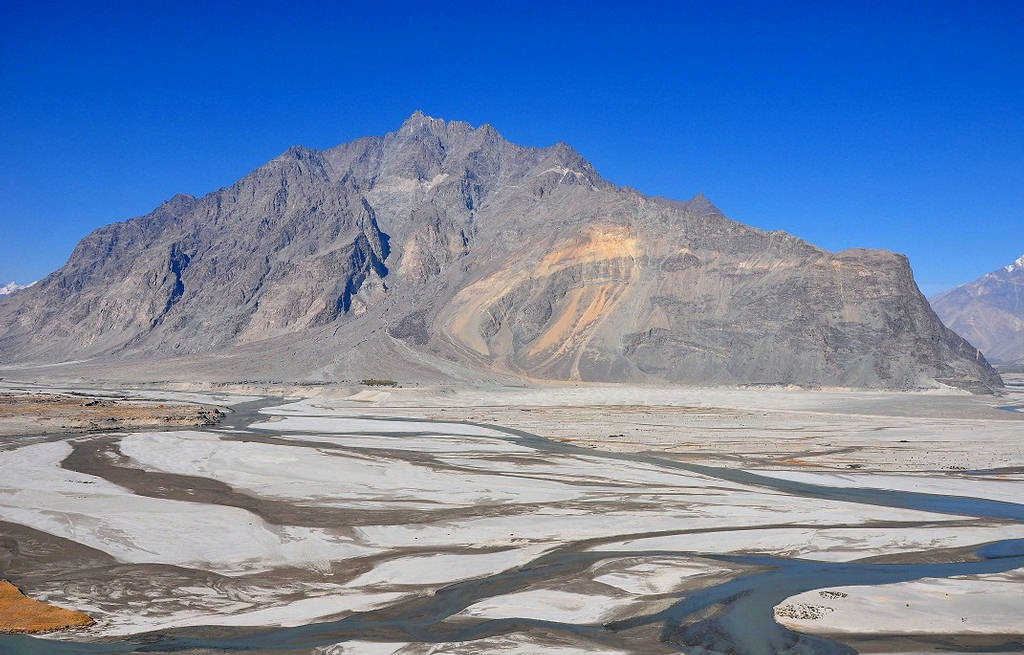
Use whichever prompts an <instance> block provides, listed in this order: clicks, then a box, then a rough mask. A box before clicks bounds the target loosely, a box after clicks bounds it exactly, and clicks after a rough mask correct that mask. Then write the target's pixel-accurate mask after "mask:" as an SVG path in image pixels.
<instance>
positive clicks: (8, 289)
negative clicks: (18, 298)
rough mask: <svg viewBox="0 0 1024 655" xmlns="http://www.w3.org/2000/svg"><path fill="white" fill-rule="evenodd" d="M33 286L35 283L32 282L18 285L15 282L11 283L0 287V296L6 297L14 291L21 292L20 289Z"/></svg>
mask: <svg viewBox="0 0 1024 655" xmlns="http://www.w3.org/2000/svg"><path fill="white" fill-rule="evenodd" d="M33 284H35V282H32V283H31V284H18V283H17V282H11V283H10V284H5V285H4V286H2V287H0V296H6V295H9V294H12V293H14V292H15V291H21V290H22V289H27V288H29V287H30V286H32V285H33Z"/></svg>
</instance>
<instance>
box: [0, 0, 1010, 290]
mask: <svg viewBox="0 0 1024 655" xmlns="http://www.w3.org/2000/svg"><path fill="white" fill-rule="evenodd" d="M216 4H218V6H217V7H214V8H211V7H209V6H207V3H190V2H177V3H169V2H166V3H159V4H157V3H148V2H129V3H123V4H119V3H103V4H100V3H88V2H86V3H69V4H66V5H61V4H59V3H56V4H55V3H29V2H21V3H14V2H4V3H2V7H0V158H2V161H3V164H2V166H0V199H2V203H0V283H3V282H6V281H8V280H11V279H13V280H17V281H20V282H25V281H30V280H34V279H36V278H39V277H42V276H43V275H45V274H46V273H48V272H50V271H52V270H54V269H56V268H57V267H59V266H60V265H61V264H62V263H63V262H64V260H65V259H66V258H67V256H68V254H69V253H70V252H71V249H72V248H73V247H74V244H75V243H76V242H77V241H78V240H79V239H80V238H81V237H82V236H84V235H85V234H87V233H88V232H90V231H91V230H92V229H94V228H96V227H99V226H101V225H104V224H106V223H109V222H112V221H115V220H121V219H124V218H128V217H131V216H136V215H140V214H144V213H147V212H149V211H150V210H152V209H153V208H154V207H155V206H156V205H157V204H159V203H160V202H161V201H163V200H165V199H166V198H169V197H170V196H172V195H173V194H174V193H177V192H186V193H192V194H194V195H202V194H205V193H208V192H210V191H212V190H214V189H217V188H219V187H221V186H226V185H229V184H231V183H232V182H233V181H235V180H236V179H237V178H239V177H241V176H242V175H244V174H245V173H247V172H248V171H250V170H251V169H253V168H255V167H257V166H259V165H260V164H262V163H263V162H265V161H267V160H268V159H270V158H272V157H274V156H275V155H277V154H279V153H280V152H282V151H283V150H285V149H286V148H288V147H289V146H291V145H293V144H303V145H308V146H312V147H328V146H332V145H335V144H337V143H340V142H343V141H348V140H351V139H353V138H356V137H359V136H363V135H367V134H383V133H385V132H387V131H390V130H393V129H395V128H397V126H398V125H399V124H400V123H401V121H402V120H403V119H404V118H405V117H406V116H408V115H409V114H410V113H412V111H413V110H414V109H423V110H424V111H425V112H426V113H428V114H430V115H433V116H439V117H444V118H450V119H461V120H467V121H469V122H471V123H474V124H479V123H484V122H490V123H492V124H493V125H494V126H495V127H497V128H498V130H499V131H501V132H502V133H503V134H504V135H505V136H506V137H507V138H509V139H511V140H513V141H516V142H519V143H524V144H529V145H549V144H551V143H554V142H556V141H559V140H563V141H566V142H568V143H570V144H572V145H573V146H575V147H576V149H577V150H579V151H580V152H581V153H582V154H583V155H584V156H585V157H587V158H588V159H590V161H591V162H592V163H593V164H594V165H595V166H596V167H597V169H598V170H599V171H600V172H601V173H602V174H603V175H604V176H605V177H607V178H608V179H610V180H612V181H614V182H616V183H619V184H626V185H630V186H633V187H636V188H638V189H640V190H641V191H644V192H646V193H649V194H657V195H664V196H669V197H674V198H680V199H685V198H689V197H690V196H692V195H693V194H695V193H696V192H698V191H703V192H704V193H706V194H707V195H708V196H709V197H710V198H711V199H712V201H714V202H715V203H716V204H717V205H718V206H719V207H721V208H722V210H723V211H725V213H726V214H728V215H729V216H730V217H732V218H734V219H736V220H739V221H743V222H745V223H750V224H753V225H756V226H758V227H762V228H766V229H783V230H786V231H788V232H791V233H793V234H796V235H798V236H801V237H804V238H806V239H808V240H810V241H812V242H814V243H816V244H818V245H820V246H823V247H825V248H829V249H832V250H839V249H843V248H847V247H853V246H866V247H878V248H888V249H891V250H895V251H899V252H904V253H906V254H908V255H909V256H910V259H911V262H912V264H913V266H914V270H915V274H916V277H917V280H918V283H919V284H920V285H921V287H922V289H923V290H924V291H925V292H926V293H928V294H931V293H933V292H935V291H937V290H939V289H942V288H945V287H949V286H952V285H954V284H957V283H960V282H964V281H967V280H970V279H973V278H974V277H977V276H978V275H980V274H983V273H985V272H987V271H990V270H992V269H994V268H997V267H998V266H1001V265H1003V264H1006V263H1009V262H1011V261H1013V260H1014V259H1015V258H1016V257H1018V256H1019V255H1020V254H1021V253H1022V252H1024V3H1021V2H1019V1H1016V2H1005V3H989V2H966V1H965V2H961V3H955V4H943V3H940V2H922V3H920V4H905V3H900V2H892V1H889V2H884V3H878V4H864V3H854V2H843V3H839V2H837V3H833V6H828V5H829V3H822V2H815V3H799V2H796V3H793V2H785V3H781V2H780V3H777V4H775V5H772V3H749V4H747V3H732V4H728V5H720V4H719V3H710V2H706V3H694V6H692V7H685V6H683V4H682V3H666V4H646V3H635V2H631V3H623V2H615V3H609V4H607V5H602V4H600V3H582V2H581V3H576V4H573V3H567V4H560V3H547V2H545V3H540V2H538V3H513V4H500V3H499V4H493V5H492V4H490V3H482V2H475V3H467V4H452V5H447V6H446V5H445V4H444V3H421V2H417V3H411V4H404V3H386V2H384V3H365V6H364V3H359V5H356V4H355V3H323V4H317V3H304V2H298V1H297V2H291V3H267V4H265V5H261V4H260V3H257V2H246V3H237V4H231V3H216ZM17 5H20V6H17ZM89 5H91V6H89Z"/></svg>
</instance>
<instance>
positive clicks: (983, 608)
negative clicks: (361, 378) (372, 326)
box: [0, 388, 1024, 655]
mask: <svg viewBox="0 0 1024 655" xmlns="http://www.w3.org/2000/svg"><path fill="white" fill-rule="evenodd" d="M641 392H642V393H643V395H642V398H645V399H647V400H648V401H650V400H651V399H654V401H657V400H658V398H659V397H660V396H659V394H660V393H661V392H660V391H651V390H641ZM474 393H476V392H471V391H469V392H462V393H461V395H460V394H459V393H455V394H452V393H443V394H442V393H438V394H435V395H434V396H432V397H431V398H432V400H431V401H430V402H429V403H427V402H425V400H424V399H425V397H426V396H425V395H424V394H417V393H410V394H406V395H403V394H402V392H401V391H395V392H376V391H371V392H365V391H358V390H356V391H353V392H350V393H339V394H338V395H337V396H336V397H333V398H332V397H323V395H322V394H321V395H320V396H318V397H305V398H297V397H289V398H284V397H268V396H265V395H261V394H251V395H247V396H246V395H231V394H223V393H222V394H217V395H216V396H209V395H204V394H202V393H199V394H197V393H195V392H190V393H189V394H187V398H186V394H178V395H177V396H176V395H175V394H174V393H172V392H168V391H164V392H156V391H149V392H146V394H145V395H146V396H147V397H158V398H167V399H169V400H173V399H175V398H176V397H177V398H178V399H182V400H185V399H187V400H188V401H189V402H209V403H215V404H221V405H227V406H230V407H231V409H232V410H233V411H232V413H231V414H230V415H229V416H228V417H227V418H226V419H225V420H224V421H223V422H222V423H221V424H219V425H218V426H216V427H214V428H209V429H173V430H161V431H138V432H117V433H103V434H88V435H74V436H69V435H53V436H47V435H43V434H33V435H25V436H24V437H22V438H20V440H18V439H14V440H8V441H6V442H5V444H4V445H5V448H4V450H3V451H2V452H0V536H2V537H3V540H4V542H3V543H4V545H5V546H6V550H7V554H6V555H4V556H3V559H0V569H2V571H3V574H4V576H6V577H7V578H9V579H11V580H12V581H14V582H15V583H16V584H18V585H19V586H20V587H21V588H22V589H23V590H24V591H25V592H26V593H27V594H29V595H30V596H32V597H33V598H36V599H37V600H43V601H46V602H50V603H53V604H56V605H60V606H64V607H69V608H74V609H76V610H81V611H84V612H86V613H88V614H89V615H90V616H92V617H93V618H94V619H95V621H96V623H95V625H93V626H91V627H89V628H85V629H81V630H71V631H65V632H60V633H54V634H50V635H46V636H44V637H27V636H17V637H15V636H10V637H0V652H3V653H8V652H10V653H33V654H37V653H131V652H151V653H152V652H158V653H159V652H190V653H196V652H199V653H229V652H246V651H248V652H259V653H320V654H328V653H329V654H332V655H338V654H342V653H365V654H367V655H372V654H375V653H387V654H395V655H397V654H401V655H417V654H427V653H556V654H559V655H573V654H575V653H580V654H582V653H609V654H611V653H624V654H625V653H675V652H701V653H714V652H719V653H750V654H759V653H765V654H767V653H777V652H792V653H801V652H802V653H849V652H855V651H860V652H919V651H922V652H923V651H928V650H932V649H936V648H942V649H952V650H967V649H970V650H974V651H977V650H979V649H981V650H985V649H991V650H993V651H1002V652H1006V651H1007V650H1010V651H1012V650H1014V649H1018V648H1019V649H1024V646H1021V644H1022V642H1024V620H1022V617H1024V505H1022V504H1020V502H1019V499H1021V498H1024V494H1022V493H1021V491H1022V490H1024V476H1022V474H1021V471H1020V470H1019V467H1020V465H1021V462H1020V461H1019V449H1020V447H1021V444H1020V441H1021V439H1020V436H1021V435H1022V434H1024V429H1022V428H1024V422H1022V421H1021V420H1019V419H1020V417H1019V416H1016V415H1014V414H1013V413H1011V412H1007V411H1004V410H999V409H997V408H993V409H992V412H991V413H989V412H988V411H987V408H985V407H980V406H976V404H971V403H976V401H973V400H971V399H969V398H968V399H966V400H965V397H964V396H962V395H958V394H953V395H950V396H948V397H938V400H936V396H935V395H934V394H931V395H928V394H919V395H918V396H916V397H914V396H913V395H911V394H904V395H899V394H892V395H891V397H892V400H891V401H888V403H889V404H888V405H887V404H886V397H885V396H884V395H882V394H856V393H850V392H843V393H842V394H833V395H832V396H830V395H828V394H818V395H813V394H810V395H807V396H805V395H802V393H801V394H789V395H784V394H783V395H780V394H781V393H782V392H778V393H776V394H775V395H772V392H761V391H749V390H736V391H735V393H733V392H732V391H723V390H704V391H703V392H702V391H700V390H695V391H688V392H685V393H680V394H676V395H672V396H666V398H671V402H668V401H662V402H661V403H660V404H658V402H649V404H647V405H643V404H642V403H634V402H632V401H630V400H629V394H628V393H627V394H619V395H618V396H614V390H608V389H604V388H600V389H596V390H590V391H586V390H584V391H582V392H579V391H569V392H561V393H562V394H563V395H562V396H559V395H558V393H549V394H547V395H546V396H544V402H539V401H536V400H534V401H532V402H531V401H530V400H529V398H530V394H536V393H541V394H542V393H543V391H512V392H506V393H505V394H504V395H501V394H492V395H490V396H487V397H486V398H485V397H483V396H481V395H480V394H478V393H477V394H476V395H473V394H474ZM666 393H669V392H666ZM161 394H162V395H161ZM587 394H589V395H587ZM581 395H582V396H585V397H586V398H587V402H585V403H584V402H579V400H578V399H579V397H580V396H581ZM838 396H842V397H841V398H840V397H838ZM608 397H617V398H620V399H621V398H625V399H626V400H625V401H620V402H619V403H618V404H616V403H610V404H609V403H608V402H607V401H606V402H604V403H600V402H597V399H602V398H604V399H607V398H608ZM844 398H845V400H844ZM908 398H910V399H911V401H913V402H908ZM468 399H473V402H467V400H468ZM560 399H561V400H560ZM851 399H852V400H851ZM1010 400H1012V399H1010ZM627 401H628V402H627ZM1001 402H1002V404H1003V405H1004V406H1005V405H1007V404H1010V402H1009V401H1007V400H1006V399H1004V400H1003V401H1001ZM701 403H703V404H701ZM814 403H817V405H815V404H814ZM844 403H845V404H844ZM915 403H916V408H914V407H910V408H908V406H912V405H915ZM958 403H961V404H963V407H965V408H967V409H964V410H962V411H959V412H957V413H956V414H955V415H954V416H948V417H944V416H942V415H941V412H940V409H941V408H943V407H945V408H948V407H950V406H956V405H957V404H958ZM929 407H931V408H934V412H940V413H934V412H933V413H932V414H929V413H928V412H929V411H932V410H930V409H929ZM851 408H853V409H851ZM864 408H867V409H864ZM886 408H888V410H887V409H886ZM941 411H945V410H941ZM844 412H845V413H844ZM545 413H547V414H548V415H557V416H560V417H562V419H561V420H560V421H558V422H557V425H555V424H551V426H550V427H551V430H550V433H546V432H547V430H546V429H545V430H541V429H537V427H536V426H537V425H538V421H539V420H540V419H539V418H538V417H543V416H544V415H545ZM515 414H520V415H522V417H523V418H514V415H515ZM574 416H575V417H576V418H575V419H574V418H573V417H574ZM667 416H678V417H682V418H680V419H679V420H678V422H677V423H676V424H675V427H674V428H673V425H671V424H668V423H667V422H666V421H667V419H665V417H667ZM602 417H603V420H604V421H605V423H604V425H603V427H604V428H605V429H603V430H600V434H597V433H595V432H594V431H593V430H592V429H591V430H590V431H588V430H587V429H585V428H583V427H580V428H579V429H578V437H577V438H572V435H573V422H572V421H573V420H576V421H578V425H579V426H591V428H592V426H594V425H595V423H596V422H599V421H601V420H602ZM495 418H497V419H502V420H500V422H496V421H494V419H495ZM758 420H760V422H761V426H762V428H765V429H766V431H767V432H770V433H771V434H769V435H768V437H772V438H768V437H765V438H764V439H762V440H757V441H756V442H751V443H749V444H748V443H746V442H744V443H742V447H735V448H721V449H720V450H717V451H716V450H714V447H713V444H714V437H715V430H719V431H720V433H724V432H725V431H727V430H730V429H732V430H737V429H741V430H743V431H744V433H746V432H755V431H756V430H757V422H758ZM740 423H741V424H742V425H739V426H738V427H737V424H740ZM597 424H599V423H597ZM599 425H600V424H599ZM638 425H658V426H660V427H659V428H658V429H657V430H653V431H648V432H647V433H646V434H647V441H644V439H643V438H629V437H626V436H624V435H625V434H626V429H627V428H626V427H624V426H633V427H635V426H638ZM933 425H934V426H940V427H937V428H936V429H935V430H934V431H930V430H929V426H933ZM787 426H788V429H785V428H787ZM826 426H827V429H826ZM836 426H843V429H839V428H838V427H836ZM879 426H882V427H879ZM951 426H952V427H951ZM526 428H529V429H526ZM673 429H675V434H677V435H680V436H679V438H678V439H677V440H676V442H672V441H671V439H670V435H671V434H672V433H673V432H672V430H673ZM915 430H916V431H917V433H916V435H915ZM956 430H961V431H962V432H963V434H973V435H975V441H976V442H977V443H978V444H981V445H979V446H978V447H977V448H976V449H975V450H976V451H977V453H976V456H977V457H981V458H982V459H980V460H977V461H973V460H972V461H971V462H967V463H966V464H963V465H959V464H958V465H953V464H950V463H949V462H950V461H951V460H949V453H948V452H940V453H935V455H934V456H932V455H930V454H929V450H928V448H926V447H921V446H920V445H919V444H920V443H930V440H932V439H935V438H936V436H937V435H942V436H943V437H944V438H947V439H948V440H949V441H950V442H952V441H954V437H955V435H956V434H957V433H956ZM542 432H545V433H543V434H542ZM732 434H733V437H735V432H733V433H732ZM762 434H763V433H762ZM883 434H884V435H885V439H883V438H882V437H881V436H880V435H883ZM566 435H569V436H566ZM652 435H653V436H652ZM1015 435H1016V439H1015V438H1014V436H1015ZM698 438H699V439H701V441H700V442H699V443H698V442H697V439H698ZM773 439H774V444H775V445H774V447H773V446H772V445H771V442H772V440H773ZM822 439H827V440H828V445H827V446H826V445H825V444H822V443H817V442H816V441H815V440H818V441H820V440H822ZM851 439H852V440H854V441H856V442H857V443H858V444H859V443H861V442H864V443H863V445H862V447H858V446H855V445H851V444H853V443H854V441H850V440H851ZM915 439H916V440H918V441H915ZM734 440H735V439H734ZM844 440H845V441H844ZM857 440H859V441H857ZM725 441H728V439H726V440H723V441H722V443H725ZM735 441H736V442H737V443H740V440H735ZM883 441H884V445H885V446H886V447H892V448H894V449H895V450H898V451H900V452H902V453H904V454H905V455H906V457H905V461H904V462H903V463H902V464H900V465H899V466H895V465H890V462H889V461H887V459H886V458H885V457H881V456H879V453H884V452H885V449H883V448H882V447H881V446H882V445H883ZM847 442H849V443H847ZM890 442H891V444H890ZM659 443H663V444H666V447H664V448H662V447H659V445H658V444H659ZM681 444H690V448H689V450H687V449H686V448H682V447H680V445H681ZM915 446H918V447H917V448H916V449H915ZM744 447H746V448H747V451H746V452H744V451H743V448H744ZM872 449H874V450H872ZM840 457H842V458H845V459H837V458H840ZM915 458H923V459H921V460H918V459H915ZM928 458H931V459H928ZM876 459H877V460H881V461H879V462H878V463H877V464H874V463H873V462H874V460H876ZM925 460H927V461H929V462H931V463H932V464H933V465H932V464H930V465H928V466H921V465H914V462H915V461H925ZM794 461H796V462H798V463H796V464H794V463H791V462H794ZM957 461H961V460H957ZM808 463H810V465H808ZM993 464H998V466H997V465H993ZM851 465H853V466H851ZM954 467H955V468H954Z"/></svg>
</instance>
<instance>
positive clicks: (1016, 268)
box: [931, 256, 1024, 366]
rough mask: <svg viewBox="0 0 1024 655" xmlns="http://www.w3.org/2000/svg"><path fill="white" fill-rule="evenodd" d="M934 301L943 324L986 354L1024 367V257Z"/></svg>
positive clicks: (1000, 360)
mask: <svg viewBox="0 0 1024 655" xmlns="http://www.w3.org/2000/svg"><path fill="white" fill-rule="evenodd" d="M931 302H932V307H933V308H935V313H937V314H938V315H939V318H941V319H942V321H943V323H945V324H946V325H948V326H949V327H951V328H952V329H954V330H956V331H957V332H958V333H960V334H962V335H964V336H966V337H967V338H968V339H970V340H971V343H973V344H975V345H977V346H978V348H980V349H981V351H982V352H983V353H985V356H986V357H988V358H989V359H991V360H993V361H997V362H1000V363H1002V364H1009V365H1016V366H1024V256H1021V257H1020V259H1018V260H1017V261H1015V262H1014V263H1012V264H1010V265H1009V266H1004V267H1003V268H1000V269H999V270H997V271H993V272H991V273H989V274H987V275H984V276H982V277H980V278H978V279H977V280H975V281H974V282H969V283H967V284H963V285H960V286H958V287H956V288H955V289H951V290H950V291H947V292H945V293H943V294H940V295H938V296H936V297H935V298H932V301H931Z"/></svg>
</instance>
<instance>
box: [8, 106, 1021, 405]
mask: <svg viewBox="0 0 1024 655" xmlns="http://www.w3.org/2000/svg"><path fill="white" fill-rule="evenodd" d="M200 353H216V360H217V361H218V362H219V365H218V367H217V368H216V371H215V372H212V371H211V369H210V368H209V364H208V362H209V361H210V360H211V358H210V357H202V356H199V355H197V354H200ZM184 356H190V357H184ZM86 357H97V358H99V359H100V360H103V361H107V360H111V359H120V360H122V361H129V360H139V359H140V358H153V357H162V358H177V359H175V360H174V361H187V362H192V363H194V365H195V367H196V368H195V370H197V371H202V373H201V374H202V375H205V376H217V375H218V374H219V375H222V376H223V377H225V378H228V379H238V378H239V377H260V376H284V377H299V378H308V377H319V378H324V379H333V378H338V377H341V378H346V379H353V378H358V377H359V376H361V375H368V376H374V375H376V376H381V375H387V376H390V377H394V378H396V379H399V380H408V379H411V378H415V379H421V378H422V379H427V378H430V377H431V376H433V377H452V376H454V377H467V376H468V377H470V378H472V377H473V376H474V375H478V374H479V375H501V376H506V377H508V376H518V377H526V378H535V379H547V380H593V381H640V382H659V381H670V382H689V383H796V384H806V385H843V386H858V387H889V388H918V387H927V386H934V385H935V383H936V381H938V382H943V383H948V384H954V385H957V386H962V387H967V388H972V389H977V390H984V389H989V388H992V387H995V386H999V385H1000V384H1001V382H1000V380H999V377H998V375H996V374H995V372H994V371H993V370H992V369H991V368H990V367H989V365H988V364H987V363H986V362H985V360H984V358H983V357H982V356H981V355H980V353H978V352H977V351H976V350H975V349H974V348H973V347H971V346H970V344H968V343H967V342H965V341H964V340H963V339H962V338H960V337H959V336H957V335H956V334H954V333H953V332H952V331H950V330H948V329H947V328H945V327H944V326H943V325H942V324H941V323H940V322H939V320H938V319H937V317H936V316H935V314H934V313H933V312H932V310H931V309H930V307H929V306H928V303H927V301H926V300H925V299H924V297H923V296H922V295H921V293H920V292H919V291H918V289H917V286H916V284H915V283H914V280H913V277H912V275H911V271H910V267H909V265H908V263H907V260H906V258H904V257H903V256H901V255H895V254H892V253H889V252H884V251H867V250H850V251H845V252H841V253H830V252H827V251H824V250H821V249H819V248H816V247H814V246H812V245H810V244H808V243H806V242H804V241H801V240H800V239H798V238H796V237H793V236H790V235H788V234H786V233H783V232H764V231H761V230H758V229H754V228H752V227H748V226H745V225H742V224H740V223H736V222H733V221H731V220H729V219H727V218H726V217H725V216H723V215H722V214H721V212H719V211H718V210H717V209H716V208H715V207H714V205H712V204H711V203H710V202H709V201H708V200H707V199H706V198H704V197H703V196H698V197H696V198H694V199H692V200H690V201H689V202H676V201H671V200H665V199H661V198H650V197H646V196H644V195H642V194H640V193H638V192H636V191H634V190H631V189H628V188H623V187H617V186H614V185H612V184H611V183H609V182H608V181H606V180H604V179H602V178H601V176H600V175H598V174H597V172H596V171H595V170H594V168H593V167H592V166H591V165H590V164H589V163H587V162H586V161H585V160H584V159H583V158H582V157H581V156H580V155H579V154H578V153H577V152H575V151H574V150H573V149H572V148H570V147H569V146H567V145H565V144H558V145H555V146H552V147H549V148H525V147H521V146H517V145H515V144H512V143H510V142H508V141H506V140H505V139H503V138H502V137H501V136H500V135H499V134H498V133H497V132H496V131H495V130H494V128H492V127H491V126H489V125H484V126H482V127H479V128H473V127H472V126H470V125H468V124H466V123H461V122H446V121H443V120H437V119H433V118H429V117H427V116H424V115H423V114H422V113H419V112H417V113H415V114H413V115H412V116H411V117H410V118H409V119H408V120H407V121H406V122H405V123H404V124H403V125H402V126H401V128H400V129H399V130H398V131H396V132H392V133H390V134H387V135H386V136H383V137H370V138H363V139H359V140H357V141H354V142H352V143H347V144H344V145H340V146H338V147H335V148H331V149H329V150H323V151H315V150H309V149H306V148H299V147H296V148H292V149H290V150H288V151H287V152H285V153H284V154H283V155H281V156H280V157H278V158H276V159H274V160H272V161H271V162H269V163H268V164H266V165H265V166H263V167H261V168H259V169H257V170H256V171H253V172H252V173H251V174H249V175H247V176H246V177H244V178H243V179H241V180H239V181H238V182H237V183H235V184H234V185H232V186H231V187H229V188H225V189H220V190H219V191H216V192H214V193H211V194H209V195H207V196H205V197H203V198H199V199H196V198H192V197H190V196H175V197H174V198H172V199H171V200H169V201H168V202H166V203H164V204H163V205H161V206H160V207H159V208H157V209H156V211H154V212H153V213H151V214H149V215H147V216H143V217H140V218H136V219H132V220H129V221H125V222H123V223H115V224H113V225H110V226H107V227H104V228H101V229H99V230H97V231H96V232H94V233H93V234H91V235H89V236H88V237H86V238H85V239H83V240H82V242H81V243H80V244H79V245H78V247H77V248H76V249H75V251H74V253H73V254H72V255H71V258H70V259H69V260H68V262H67V264H66V265H65V266H64V267H63V268H61V269H60V270H58V271H56V272H55V273H53V274H51V275H50V276H48V277H47V278H45V279H44V280H42V281H40V282H39V283H38V284H37V285H35V286H34V287H32V288H31V289H27V290H25V291H23V292H20V293H18V294H16V295H14V296H12V297H11V298H10V299H9V300H8V301H6V302H4V303H3V304H2V305H0V361H6V362H28V361H56V360H66V359H81V358H86ZM182 357H184V358H182ZM197 362H203V364H202V366H200V365H199V364H198V363H197ZM204 366H206V368H204ZM218 372H219V373H218ZM198 374H200V373H197V375H198Z"/></svg>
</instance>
